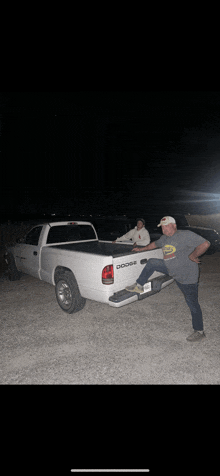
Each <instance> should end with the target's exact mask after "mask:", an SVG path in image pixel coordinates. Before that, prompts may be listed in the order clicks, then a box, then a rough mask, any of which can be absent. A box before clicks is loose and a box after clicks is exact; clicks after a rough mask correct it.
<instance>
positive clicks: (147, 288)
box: [140, 282, 152, 294]
mask: <svg viewBox="0 0 220 476" xmlns="http://www.w3.org/2000/svg"><path fill="white" fill-rule="evenodd" d="M151 290H152V287H151V282H149V283H145V285H144V291H143V292H142V293H140V294H145V293H149V291H151Z"/></svg>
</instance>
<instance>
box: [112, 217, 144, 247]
mask: <svg viewBox="0 0 220 476" xmlns="http://www.w3.org/2000/svg"><path fill="white" fill-rule="evenodd" d="M127 240H128V241H130V240H132V241H133V244H134V246H135V245H136V244H138V245H140V246H145V245H148V243H150V235H149V233H148V231H147V230H146V228H145V220H144V219H143V218H137V226H135V227H134V228H133V229H132V230H129V231H128V232H127V233H125V235H123V236H120V238H117V239H116V240H115V241H113V242H112V243H119V242H120V241H127Z"/></svg>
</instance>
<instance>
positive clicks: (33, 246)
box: [5, 221, 173, 314]
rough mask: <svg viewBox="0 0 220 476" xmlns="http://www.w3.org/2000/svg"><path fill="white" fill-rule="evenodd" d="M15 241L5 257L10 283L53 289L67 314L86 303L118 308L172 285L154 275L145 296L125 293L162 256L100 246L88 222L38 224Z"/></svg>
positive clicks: (128, 246) (126, 247)
mask: <svg viewBox="0 0 220 476" xmlns="http://www.w3.org/2000/svg"><path fill="white" fill-rule="evenodd" d="M17 241H18V242H17V243H16V244H15V246H11V247H9V248H8V249H7V252H6V253H5V261H6V262H7V264H8V273H9V279H10V280H16V279H19V278H20V271H21V272H24V273H27V274H30V275H31V276H34V277H35V278H38V279H40V280H43V281H46V282H47V283H50V284H52V285H54V286H55V293H56V298H57V301H58V304H59V305H60V307H61V308H62V310H63V311H65V312H67V313H69V314H71V313H74V312H77V311H80V310H81V309H82V308H83V307H84V305H85V302H86V299H92V300H94V301H98V302H102V303H106V304H109V305H110V306H113V307H120V306H124V305H125V304H129V303H131V302H133V301H137V300H140V299H144V298H146V297H148V296H150V295H152V294H155V293H157V292H158V291H160V290H161V288H164V287H165V286H167V285H168V284H170V283H172V282H173V279H172V278H171V277H170V276H167V275H164V274H161V273H158V272H154V274H153V275H152V276H151V278H150V279H149V281H148V282H147V283H146V284H145V286H144V292H143V293H141V294H138V293H130V292H128V291H126V290H125V286H129V285H131V284H133V283H134V282H135V281H136V279H137V278H138V276H139V275H140V273H141V271H142V269H143V267H144V266H145V264H146V262H147V260H148V259H149V258H154V257H155V258H161V259H163V253H162V250H161V249H160V248H157V249H154V250H152V251H140V252H135V251H132V247H133V245H132V243H131V244H124V243H115V244H113V243H112V242H110V241H100V240H98V236H97V234H96V231H95V228H94V226H93V225H92V224H91V223H89V222H83V221H77V222H72V221H71V222H66V221H65V222H56V223H44V224H41V225H39V224H38V225H37V226H35V227H33V228H32V229H31V230H30V231H29V233H27V235H26V237H25V238H24V240H22V242H21V240H17Z"/></svg>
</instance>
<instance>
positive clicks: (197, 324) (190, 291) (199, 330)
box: [176, 281, 205, 342]
mask: <svg viewBox="0 0 220 476" xmlns="http://www.w3.org/2000/svg"><path fill="white" fill-rule="evenodd" d="M176 284H177V286H178V287H179V288H180V290H181V291H182V293H183V295H184V297H185V300H186V303H187V304H188V306H189V308H190V311H191V315H192V325H193V329H194V332H193V334H191V335H190V336H189V337H187V340H188V341H191V342H198V341H201V340H202V339H203V338H204V337H205V333H204V331H203V319H202V310H201V307H200V305H199V302H198V284H197V283H196V284H181V283H178V282H177V281H176Z"/></svg>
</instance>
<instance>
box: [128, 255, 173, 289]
mask: <svg viewBox="0 0 220 476" xmlns="http://www.w3.org/2000/svg"><path fill="white" fill-rule="evenodd" d="M154 271H158V272H159V273H164V274H169V273H168V269H167V267H166V265H165V263H164V260H163V259H157V258H151V259H149V261H148V262H147V264H146V266H145V267H144V269H143V271H142V272H141V274H140V276H139V277H138V279H137V281H136V283H135V284H134V285H133V286H127V287H126V288H125V289H127V291H130V292H134V291H135V292H139V293H140V292H142V291H143V286H144V284H145V283H147V281H148V279H149V278H150V276H151V275H152V274H153V273H154Z"/></svg>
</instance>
